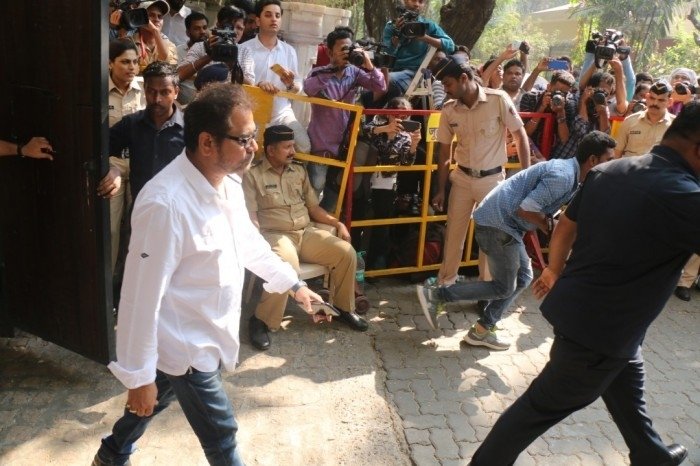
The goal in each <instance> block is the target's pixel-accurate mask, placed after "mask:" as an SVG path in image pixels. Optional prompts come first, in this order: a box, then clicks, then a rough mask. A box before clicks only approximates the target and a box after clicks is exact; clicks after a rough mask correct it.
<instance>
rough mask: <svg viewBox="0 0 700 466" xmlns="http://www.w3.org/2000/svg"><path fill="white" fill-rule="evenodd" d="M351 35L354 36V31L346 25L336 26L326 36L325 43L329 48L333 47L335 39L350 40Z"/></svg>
mask: <svg viewBox="0 0 700 466" xmlns="http://www.w3.org/2000/svg"><path fill="white" fill-rule="evenodd" d="M353 37H355V33H354V32H353V30H352V29H350V28H349V27H347V26H338V27H336V28H335V29H333V30H332V31H331V32H329V33H328V36H327V37H326V45H327V46H328V49H329V50H330V49H332V48H333V45H335V42H336V41H338V40H343V39H350V40H352V39H353Z"/></svg>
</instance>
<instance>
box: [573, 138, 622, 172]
mask: <svg viewBox="0 0 700 466" xmlns="http://www.w3.org/2000/svg"><path fill="white" fill-rule="evenodd" d="M616 145H617V143H616V142H615V140H614V139H613V138H612V137H610V135H609V134H607V133H604V132H602V131H592V132H590V133H588V134H586V135H585V136H584V137H583V138H582V139H581V142H579V144H578V148H577V149H576V160H578V163H579V165H583V164H584V163H586V160H588V158H589V157H590V156H591V155H603V154H604V153H605V152H606V151H607V150H608V149H614V148H615V146H616Z"/></svg>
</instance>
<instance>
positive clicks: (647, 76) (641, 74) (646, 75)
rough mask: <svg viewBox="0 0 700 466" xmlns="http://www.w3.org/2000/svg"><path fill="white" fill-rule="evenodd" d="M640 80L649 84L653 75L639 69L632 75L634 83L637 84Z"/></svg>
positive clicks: (652, 80)
mask: <svg viewBox="0 0 700 466" xmlns="http://www.w3.org/2000/svg"><path fill="white" fill-rule="evenodd" d="M640 81H647V82H649V84H651V83H653V82H654V77H653V76H652V75H651V73H647V72H646V71H640V72H639V73H637V74H636V75H634V83H635V84H639V82H640Z"/></svg>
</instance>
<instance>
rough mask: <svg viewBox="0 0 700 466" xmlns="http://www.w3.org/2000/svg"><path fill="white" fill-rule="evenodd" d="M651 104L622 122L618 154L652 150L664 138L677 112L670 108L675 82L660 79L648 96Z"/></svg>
mask: <svg viewBox="0 0 700 466" xmlns="http://www.w3.org/2000/svg"><path fill="white" fill-rule="evenodd" d="M645 101H646V105H647V108H646V110H643V111H641V112H637V113H634V114H632V115H630V116H628V117H627V118H625V121H623V122H622V124H621V125H620V127H619V128H618V130H617V134H616V135H615V140H616V142H617V146H616V147H615V158H620V157H630V156H633V155H644V154H648V153H649V151H650V150H651V148H652V147H654V146H655V145H657V144H658V143H659V142H661V138H662V137H663V135H664V133H665V132H666V130H667V129H668V127H669V126H671V123H672V122H673V119H674V116H673V115H672V114H671V113H669V112H668V111H667V108H668V104H669V102H670V101H671V85H670V84H669V83H668V82H666V81H657V82H656V83H654V85H653V86H651V88H650V89H649V92H647V94H646V96H645Z"/></svg>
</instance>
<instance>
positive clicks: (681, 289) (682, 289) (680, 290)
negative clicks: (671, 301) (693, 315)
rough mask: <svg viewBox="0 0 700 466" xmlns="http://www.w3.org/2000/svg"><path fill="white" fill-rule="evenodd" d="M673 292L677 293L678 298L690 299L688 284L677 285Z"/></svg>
mask: <svg viewBox="0 0 700 466" xmlns="http://www.w3.org/2000/svg"><path fill="white" fill-rule="evenodd" d="M673 294H675V295H676V297H677V298H678V299H682V300H683V301H690V288H689V287H687V286H677V287H676V291H674V292H673Z"/></svg>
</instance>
